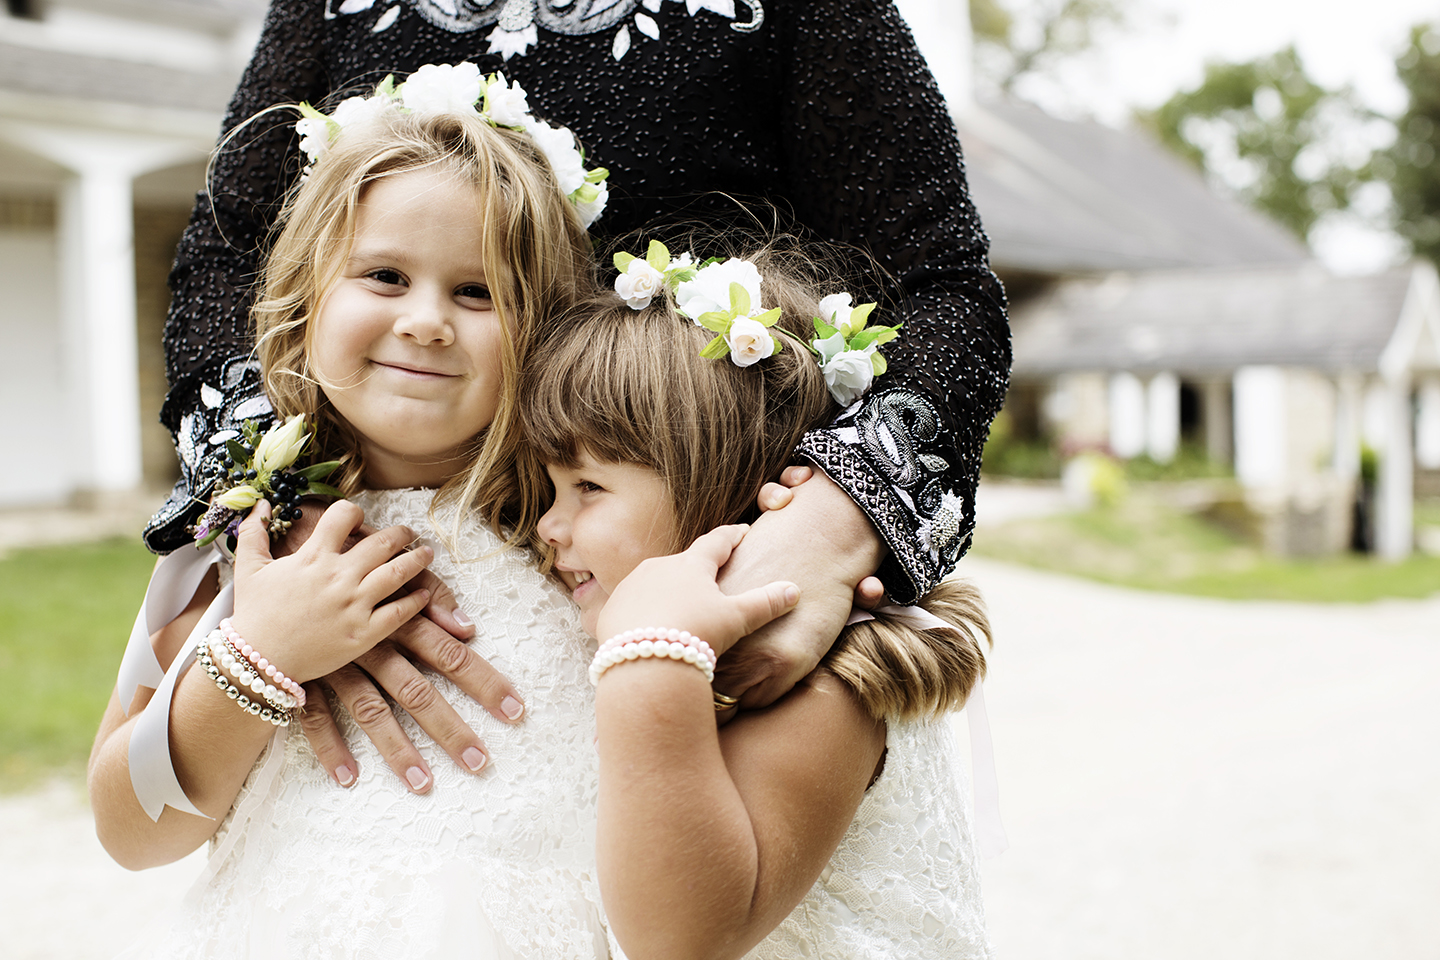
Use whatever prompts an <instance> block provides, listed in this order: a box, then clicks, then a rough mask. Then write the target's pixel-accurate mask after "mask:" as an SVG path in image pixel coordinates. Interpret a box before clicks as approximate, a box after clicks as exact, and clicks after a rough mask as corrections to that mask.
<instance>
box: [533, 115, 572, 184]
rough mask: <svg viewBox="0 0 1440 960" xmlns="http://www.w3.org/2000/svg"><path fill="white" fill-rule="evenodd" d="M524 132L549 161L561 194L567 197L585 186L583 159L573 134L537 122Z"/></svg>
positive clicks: (534, 121)
mask: <svg viewBox="0 0 1440 960" xmlns="http://www.w3.org/2000/svg"><path fill="white" fill-rule="evenodd" d="M525 132H526V133H528V134H530V138H531V139H532V140H534V141H535V144H536V145H537V146H538V147H539V148H540V152H541V153H543V154H545V159H546V160H549V161H550V168H551V169H552V170H554V171H555V181H556V182H557V183H559V184H560V192H561V193H563V194H565V196H567V197H568V196H570V195H571V194H573V193H574V192H575V191H576V190H579V189H580V188H581V187H583V186H585V158H584V157H582V156H581V155H580V148H579V147H577V146H576V145H575V135H574V134H572V133H571V132H570V131H569V130H567V129H565V128H564V127H552V126H550V124H548V123H544V122H542V121H539V120H532V121H531V122H530V125H529V126H528V127H526V128H525Z"/></svg>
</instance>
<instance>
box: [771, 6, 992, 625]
mask: <svg viewBox="0 0 1440 960" xmlns="http://www.w3.org/2000/svg"><path fill="white" fill-rule="evenodd" d="M786 19H787V21H789V22H792V23H793V24H794V27H793V29H794V31H795V32H794V35H793V37H792V38H789V39H788V41H786V42H788V43H790V44H792V45H793V56H792V58H791V59H790V63H791V67H790V93H789V94H788V96H787V97H786V101H785V103H784V104H783V105H782V110H783V115H782V116H783V123H782V129H785V130H787V131H789V132H790V134H791V135H790V136H789V138H788V140H787V148H786V150H787V152H786V157H785V162H786V164H787V165H788V170H789V181H790V184H791V189H790V196H791V197H792V199H793V202H794V204H795V208H796V213H797V215H798V217H799V219H801V220H802V221H804V222H805V223H807V224H808V225H809V226H810V227H811V228H812V229H814V230H815V231H816V232H817V233H818V235H820V236H822V237H825V238H827V239H832V240H837V241H840V242H842V243H848V244H852V245H854V246H856V247H859V248H860V249H862V250H864V251H865V252H867V253H868V254H870V255H871V256H873V257H874V258H875V260H876V261H877V262H878V264H879V265H880V266H881V267H882V268H883V269H884V270H885V271H888V272H889V274H890V275H891V276H892V277H893V278H894V280H895V281H897V282H898V285H899V288H900V292H899V293H898V294H893V295H892V300H893V299H898V301H899V302H898V304H897V309H896V311H895V313H894V314H893V315H892V316H891V317H886V318H885V319H884V320H883V321H882V322H885V323H891V322H895V321H899V322H902V323H903V324H904V329H903V330H902V333H901V336H900V339H899V340H897V341H895V342H894V343H892V344H890V345H889V346H887V347H886V348H885V353H886V357H887V358H888V359H889V361H890V370H889V372H888V373H887V374H886V375H885V377H884V378H883V379H881V380H879V381H877V384H876V388H875V389H873V390H872V391H871V392H870V394H868V395H867V396H866V398H865V400H864V401H863V403H862V404H861V405H860V406H859V408H858V409H856V408H852V409H850V410H847V411H846V412H845V413H844V414H843V415H842V416H841V417H840V419H839V420H837V421H836V423H835V424H834V425H832V426H831V427H830V428H828V429H826V430H822V431H816V432H814V433H812V434H811V435H810V436H808V437H807V438H806V440H805V441H804V443H803V444H802V446H801V449H800V452H801V454H803V455H804V456H805V457H807V458H808V459H810V460H812V461H813V462H815V463H816V464H817V465H818V466H820V467H821V468H822V469H823V470H825V472H826V473H827V474H829V475H830V476H831V478H832V479H834V480H835V481H836V482H837V483H839V484H840V485H841V486H842V487H844V488H845V489H846V491H847V492H848V493H850V495H851V496H852V497H854V498H855V500H856V502H857V503H858V504H859V505H860V506H861V507H862V509H864V510H865V512H866V513H867V514H868V515H869V517H870V518H871V519H872V520H873V521H874V523H875V526H876V528H877V529H878V530H879V531H880V533H881V536H883V537H884V538H885V540H886V541H887V542H888V544H889V546H890V559H889V560H887V561H886V567H885V569H884V570H882V577H884V579H885V583H886V586H887V587H888V588H889V589H890V592H891V594H892V595H893V596H894V597H895V599H896V600H897V601H898V602H901V603H909V602H912V601H913V600H914V598H915V597H916V596H918V595H920V594H923V593H925V592H926V591H928V590H929V589H930V588H931V587H932V586H933V585H934V584H935V583H936V581H938V580H939V579H940V578H941V577H942V576H944V575H945V574H946V573H948V572H949V571H950V570H951V569H953V568H954V565H955V562H956V561H957V560H958V559H959V558H960V556H961V554H963V553H964V551H965V550H966V549H967V548H968V546H969V543H970V535H971V532H972V530H973V528H974V522H975V512H974V502H975V487H976V484H977V483H978V481H979V478H980V454H981V449H982V447H983V446H984V443H985V438H986V436H987V434H988V432H989V426H990V421H991V419H992V418H993V417H994V416H995V414H996V412H997V411H998V410H999V409H1000V404H1001V402H1002V401H1003V400H1004V397H1005V388H1006V385H1007V382H1008V379H1009V370H1010V333H1009V326H1008V323H1007V321H1006V317H1005V296H1004V292H1003V290H1002V289H1001V287H1000V283H999V281H998V280H996V279H995V276H994V274H993V273H991V271H990V268H989V265H988V248H989V242H988V240H987V238H986V237H985V234H984V233H983V231H982V230H981V227H980V220H979V217H978V216H977V215H976V213H975V208H974V205H973V204H971V202H970V197H969V193H968V190H967V188H966V184H965V170H964V167H963V164H962V162H961V154H960V144H959V141H958V139H957V137H956V134H955V128H954V124H953V122H952V121H951V119H950V116H949V114H948V113H947V111H946V108H945V104H944V101H943V100H942V99H941V97H940V94H939V92H938V90H937V89H936V87H935V83H934V80H933V79H932V78H931V76H930V72H929V70H928V68H927V67H926V66H925V63H924V60H923V59H922V58H921V56H920V53H919V51H918V50H917V49H916V47H915V43H914V40H913V38H912V37H911V34H910V32H909V29H908V27H906V26H905V24H904V23H903V21H902V20H901V19H900V16H899V14H898V13H897V12H896V10H895V8H894V6H893V5H892V4H891V3H890V2H888V0H834V2H831V3H797V4H795V5H794V14H793V16H792V17H789V18H786ZM892 289H893V288H892ZM867 299H868V298H867Z"/></svg>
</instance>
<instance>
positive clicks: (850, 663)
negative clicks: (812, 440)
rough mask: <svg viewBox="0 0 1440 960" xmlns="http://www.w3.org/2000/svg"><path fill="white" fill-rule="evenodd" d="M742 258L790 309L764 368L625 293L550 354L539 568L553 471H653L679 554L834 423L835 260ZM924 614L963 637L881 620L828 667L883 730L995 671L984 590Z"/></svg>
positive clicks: (943, 601)
mask: <svg viewBox="0 0 1440 960" xmlns="http://www.w3.org/2000/svg"><path fill="white" fill-rule="evenodd" d="M744 259H747V260H750V261H751V262H753V263H755V265H756V266H757V267H758V269H759V271H760V274H761V276H762V277H763V278H764V279H763V281H762V284H761V289H762V302H763V303H764V304H765V306H767V307H780V308H781V318H780V320H779V321H777V323H776V325H775V326H774V327H772V328H771V330H772V332H773V333H776V334H777V335H778V336H779V337H780V339H781V341H782V343H783V344H784V348H783V349H782V350H781V352H780V353H778V354H775V355H773V356H771V357H767V358H766V359H764V360H761V361H759V362H758V363H756V364H754V365H752V366H749V367H744V368H741V367H737V366H735V365H734V364H733V363H731V362H730V361H729V360H728V359H723V358H722V359H720V360H705V359H702V358H701V357H700V355H699V354H700V350H701V348H702V347H704V346H705V344H706V343H707V342H708V341H709V339H710V338H711V337H712V336H713V334H712V333H711V332H710V331H708V330H704V329H701V328H700V327H697V326H696V325H695V324H694V323H692V322H691V321H690V320H689V319H687V318H685V317H683V316H681V315H680V314H679V313H678V312H677V311H676V310H675V307H674V305H673V303H672V302H671V301H670V300H669V299H668V298H667V297H665V296H660V297H657V298H656V299H655V300H654V301H653V302H652V303H651V305H650V306H648V307H646V308H644V309H643V310H638V311H637V310H632V309H631V308H630V307H629V306H627V305H626V304H625V302H624V301H623V300H621V299H620V297H619V296H618V295H617V294H615V293H613V292H610V291H605V292H601V293H596V294H595V295H593V296H592V297H590V298H588V299H586V300H584V301H582V302H581V303H579V304H578V305H577V306H576V307H575V308H574V309H573V310H571V311H570V312H569V313H568V314H567V315H566V316H565V317H563V318H562V319H561V320H560V321H559V322H558V323H557V324H556V325H555V327H554V328H553V329H552V330H551V331H550V332H549V333H547V335H546V337H545V339H544V342H543V343H541V344H540V345H539V346H537V348H536V350H535V352H534V354H533V355H532V358H531V361H530V362H529V363H528V364H527V366H526V368H525V371H524V373H523V375H522V380H521V386H520V409H521V424H522V429H523V432H524V435H525V445H526V450H525V452H524V453H523V454H522V456H521V458H520V468H519V482H520V485H521V491H522V493H521V496H522V500H523V501H524V502H525V507H524V510H523V512H524V515H525V516H526V517H527V518H529V519H528V520H527V525H526V526H525V528H524V529H522V530H520V531H518V533H519V534H520V535H522V536H524V537H525V538H527V539H529V541H530V542H531V543H532V545H533V546H534V547H535V548H536V550H537V551H538V552H539V553H540V554H541V556H542V557H545V558H546V559H547V560H548V559H549V558H550V557H552V556H553V552H552V551H551V550H550V548H549V546H548V545H547V544H545V543H544V542H543V540H542V539H541V538H540V537H539V535H538V533H537V532H536V530H535V526H534V522H535V521H536V520H538V518H539V516H540V514H541V513H543V511H544V510H545V508H546V507H547V506H548V504H549V502H550V499H551V497H552V496H553V491H552V490H551V487H550V483H549V480H548V479H547V477H546V474H545V471H544V465H545V464H547V463H548V464H555V465H559V466H566V467H573V466H575V465H576V462H577V460H578V458H579V457H580V456H581V454H582V453H583V454H588V455H589V456H591V457H594V458H595V459H597V460H601V461H609V462H619V463H636V464H640V465H642V466H646V467H650V468H652V469H654V470H655V471H656V472H657V473H659V474H660V476H661V478H662V479H663V480H664V482H665V484H666V487H667V489H668V491H669V494H670V499H671V504H670V505H671V507H672V508H673V511H674V515H675V521H676V522H675V529H676V541H675V543H674V544H672V545H671V547H672V549H673V550H677V551H678V550H682V549H684V548H685V547H686V546H687V545H689V543H690V542H691V541H693V540H694V539H695V538H696V537H698V536H700V535H701V534H703V533H705V532H706V531H708V530H711V529H713V528H714V527H717V526H719V525H721V524H726V523H736V522H741V521H744V520H748V519H751V518H753V517H754V515H755V514H756V513H757V509H756V507H755V500H756V497H757V495H758V494H759V492H760V488H761V486H763V485H764V484H765V483H766V482H767V481H770V480H774V479H775V478H776V477H777V476H778V475H779V473H780V471H781V470H783V469H784V468H785V466H786V465H788V464H790V463H791V462H793V457H794V450H795V448H796V446H798V445H799V442H800V440H801V438H802V437H803V436H804V435H805V433H806V432H807V431H809V430H813V429H816V428H819V427H823V426H825V425H827V424H828V423H829V422H831V421H832V420H833V419H834V418H835V416H836V414H837V413H838V408H837V406H836V404H835V403H834V401H833V400H832V399H831V397H830V393H829V390H828V389H827V388H826V386H825V379H824V376H823V374H822V373H821V371H820V367H819V365H818V364H817V363H816V360H815V358H814V356H813V355H812V354H811V353H810V352H809V350H808V349H807V348H806V346H805V343H807V342H808V341H809V340H810V339H811V338H812V337H813V336H814V328H813V326H812V320H811V318H812V317H815V316H816V315H818V313H819V299H820V294H819V292H818V291H819V290H820V289H821V287H822V286H825V285H832V284H827V282H826V279H825V278H822V277H821V276H820V270H821V268H818V267H816V266H815V264H816V263H817V262H825V260H826V258H825V257H823V256H820V257H812V256H809V255H807V254H806V252H805V251H804V250H802V249H799V248H797V249H795V250H791V249H788V248H787V249H786V250H785V251H783V252H781V251H779V250H777V249H776V248H773V247H772V248H767V249H766V250H763V251H761V252H759V253H747V254H745V255H744ZM920 605H921V606H922V607H924V608H925V609H927V610H929V611H930V612H931V613H933V614H934V615H935V616H937V617H939V618H940V619H942V620H944V621H946V622H947V623H948V624H950V626H949V627H948V628H946V629H938V628H937V629H930V630H919V629H915V628H913V627H911V626H910V625H908V624H906V623H903V622H900V621H898V620H894V619H890V618H887V617H885V616H884V615H880V616H878V617H877V619H875V620H873V621H866V622H864V623H859V624H855V625H853V626H851V627H847V628H846V630H845V632H844V633H842V634H841V636H840V639H839V640H838V641H837V643H836V644H835V646H834V648H833V649H832V650H831V651H830V653H829V654H828V655H827V656H826V658H825V660H824V665H825V666H827V667H829V668H830V669H831V670H832V671H833V672H834V673H835V674H836V675H837V676H839V677H840V678H841V679H843V680H845V681H846V682H847V683H849V684H850V685H851V686H852V687H853V688H854V689H855V691H856V693H857V694H858V695H859V697H860V700H861V702H862V703H863V704H864V705H865V707H866V709H867V710H868V711H869V712H870V714H871V715H872V716H874V717H876V718H877V719H879V718H883V717H894V718H899V719H910V718H918V717H922V716H929V715H936V714H939V713H941V712H944V711H946V710H952V709H959V708H960V707H961V706H963V705H964V703H965V700H966V698H967V697H968V696H969V693H970V690H971V688H972V687H973V685H974V683H975V682H976V681H977V680H978V679H979V678H980V677H981V676H983V675H984V672H985V653H984V650H983V648H982V647H981V645H980V643H979V639H978V638H979V637H980V636H982V635H983V636H984V637H985V638H986V640H987V642H988V641H989V640H990V627H989V622H988V620H987V619H986V616H985V611H984V607H983V604H982V603H981V601H980V596H979V592H978V591H977V590H976V589H975V588H974V587H973V586H971V585H970V584H968V583H964V582H961V581H946V582H945V583H942V584H941V585H940V586H939V587H937V588H936V589H935V590H934V591H932V592H931V593H930V594H928V595H927V596H926V597H925V598H923V599H922V600H921V602H920Z"/></svg>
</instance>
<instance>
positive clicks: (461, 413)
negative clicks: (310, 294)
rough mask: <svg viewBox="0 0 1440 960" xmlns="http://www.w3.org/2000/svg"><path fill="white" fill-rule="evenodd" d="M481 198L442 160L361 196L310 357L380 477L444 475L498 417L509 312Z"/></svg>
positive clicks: (370, 476) (418, 480) (437, 478)
mask: <svg viewBox="0 0 1440 960" xmlns="http://www.w3.org/2000/svg"><path fill="white" fill-rule="evenodd" d="M479 199H480V198H479V196H478V195H477V194H476V191H475V190H474V188H472V187H471V186H469V185H468V184H465V183H461V182H458V181H456V180H455V178H454V177H452V176H448V175H446V174H445V173H443V172H441V171H437V170H430V169H425V170H415V171H411V172H409V173H402V174H398V175H396V176H392V177H386V178H384V179H381V180H379V181H377V182H375V183H374V184H372V185H370V186H369V187H367V188H366V190H365V193H364V194H363V196H362V197H361V199H360V204H359V207H358V209H357V218H356V226H355V242H354V245H353V247H352V249H351V251H350V257H349V259H348V260H347V261H346V262H345V264H344V266H343V268H342V270H341V274H340V278H339V279H338V280H337V281H336V282H335V284H334V286H333V287H331V288H330V290H329V291H328V292H327V293H326V295H325V298H324V300H323V301H322V302H321V305H320V310H319V313H318V315H317V316H316V318H315V321H314V324H313V328H312V330H311V334H310V336H311V342H310V364H311V368H312V370H313V371H314V372H315V374H316V376H317V378H318V379H319V380H320V382H321V384H322V388H323V390H324V391H325V395H326V396H327V397H328V398H329V400H330V402H331V403H332V404H334V405H335V409H336V411H337V412H338V413H339V414H340V415H341V416H342V417H344V418H345V420H346V421H347V422H348V423H349V424H350V425H351V426H352V427H354V429H355V431H356V432H357V433H358V434H359V435H360V443H361V447H362V449H363V451H364V455H365V482H366V484H367V485H368V486H371V487H375V488H380V489H385V488H394V487H433V486H439V485H441V484H443V483H444V482H445V481H446V480H448V479H449V478H450V477H452V476H454V475H455V474H456V473H458V472H459V471H460V470H461V469H463V467H464V466H465V455H466V452H467V447H468V443H469V441H470V440H471V439H472V438H473V437H474V436H475V435H476V434H477V433H479V432H480V431H481V430H483V429H484V428H485V427H487V426H489V424H490V421H491V420H493V419H494V417H495V409H496V406H497V405H498V403H499V400H500V388H501V382H500V381H501V373H500V369H501V367H500V355H501V349H502V344H503V343H504V324H503V322H502V321H501V319H500V317H499V315H498V314H496V312H495V306H494V304H493V303H492V302H491V300H490V291H489V288H488V287H487V285H486V277H485V267H484V258H483V256H482V250H483V249H484V248H483V246H482V240H483V237H482V223H481V219H480V216H479V215H478V210H479Z"/></svg>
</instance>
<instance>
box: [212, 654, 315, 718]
mask: <svg viewBox="0 0 1440 960" xmlns="http://www.w3.org/2000/svg"><path fill="white" fill-rule="evenodd" d="M212 636H213V635H212ZM217 639H218V638H217ZM210 653H211V655H212V656H214V657H215V659H216V660H217V661H218V662H219V664H220V668H221V669H222V670H224V671H225V672H226V673H228V674H229V675H230V677H231V678H232V679H233V680H234V681H235V682H236V683H238V684H239V685H240V689H241V690H250V691H252V692H254V693H257V694H259V695H260V696H261V697H264V698H265V702H266V703H268V704H270V705H271V706H272V707H274V708H275V709H277V710H294V709H295V708H296V707H298V706H299V705H300V704H299V703H298V702H297V701H296V700H295V698H294V697H292V696H290V694H289V693H287V692H286V691H285V690H283V689H281V688H280V687H277V686H275V685H274V684H273V683H266V682H265V678H264V677H262V676H260V675H259V674H257V673H255V672H254V671H253V670H252V669H251V667H250V662H249V661H248V660H246V659H245V655H244V654H243V653H241V652H240V651H239V650H237V649H236V648H235V644H234V643H233V642H231V641H229V640H223V639H221V640H220V642H219V644H218V651H217V646H216V645H214V644H213V643H212V646H211V648H210Z"/></svg>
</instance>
